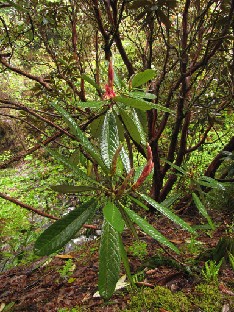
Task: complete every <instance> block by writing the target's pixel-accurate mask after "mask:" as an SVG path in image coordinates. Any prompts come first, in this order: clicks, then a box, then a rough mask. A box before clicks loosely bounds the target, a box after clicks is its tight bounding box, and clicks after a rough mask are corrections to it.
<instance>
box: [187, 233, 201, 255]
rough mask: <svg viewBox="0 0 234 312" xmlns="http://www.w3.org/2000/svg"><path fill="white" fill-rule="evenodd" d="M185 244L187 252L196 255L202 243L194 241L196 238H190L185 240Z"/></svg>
mask: <svg viewBox="0 0 234 312" xmlns="http://www.w3.org/2000/svg"><path fill="white" fill-rule="evenodd" d="M186 242H187V244H186V247H187V249H188V251H189V252H191V253H192V254H198V253H199V252H200V250H201V247H202V242H200V241H198V240H197V239H196V236H192V237H191V239H190V240H187V241H186Z"/></svg>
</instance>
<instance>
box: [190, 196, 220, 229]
mask: <svg viewBox="0 0 234 312" xmlns="http://www.w3.org/2000/svg"><path fill="white" fill-rule="evenodd" d="M192 196H193V200H194V203H195V205H196V207H197V209H198V210H199V212H200V213H201V215H203V217H205V218H206V220H207V222H208V224H209V225H210V227H211V229H212V230H214V229H215V225H214V223H213V222H212V220H211V218H210V216H209V215H208V212H207V210H206V208H205V206H204V205H203V203H202V202H201V201H200V198H199V197H198V196H197V195H196V194H195V193H192Z"/></svg>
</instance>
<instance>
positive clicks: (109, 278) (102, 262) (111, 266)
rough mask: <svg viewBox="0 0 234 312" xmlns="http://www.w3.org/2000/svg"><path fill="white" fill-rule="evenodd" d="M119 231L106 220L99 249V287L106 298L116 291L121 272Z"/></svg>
mask: <svg viewBox="0 0 234 312" xmlns="http://www.w3.org/2000/svg"><path fill="white" fill-rule="evenodd" d="M120 262H121V256H120V244H119V233H118V232H117V231H116V230H115V229H114V228H113V227H112V226H111V225H110V223H109V222H108V221H106V220H104V223H103V228H102V237H101V244H100V249H99V274H98V289H99V293H100V295H101V296H102V297H103V298H104V299H109V298H110V297H111V296H112V294H113V293H114V291H115V285H116V283H117V282H118V279H119V272H120Z"/></svg>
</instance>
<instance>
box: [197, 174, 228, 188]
mask: <svg viewBox="0 0 234 312" xmlns="http://www.w3.org/2000/svg"><path fill="white" fill-rule="evenodd" d="M197 182H198V183H199V184H200V185H203V186H208V187H210V188H213V189H218V190H222V191H225V186H224V185H223V183H220V182H218V181H216V180H215V179H212V178H211V177H207V176H203V177H201V178H200V179H197Z"/></svg>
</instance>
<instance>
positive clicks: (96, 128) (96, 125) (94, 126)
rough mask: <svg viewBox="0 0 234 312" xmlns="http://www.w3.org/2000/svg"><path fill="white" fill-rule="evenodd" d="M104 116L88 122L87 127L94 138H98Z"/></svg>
mask: <svg viewBox="0 0 234 312" xmlns="http://www.w3.org/2000/svg"><path fill="white" fill-rule="evenodd" d="M104 118H105V117H104V116H100V117H99V118H97V119H95V120H94V121H93V122H92V123H91V124H90V126H89V129H90V132H91V134H92V136H93V137H94V138H100V136H101V133H102V125H103V122H104Z"/></svg>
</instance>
